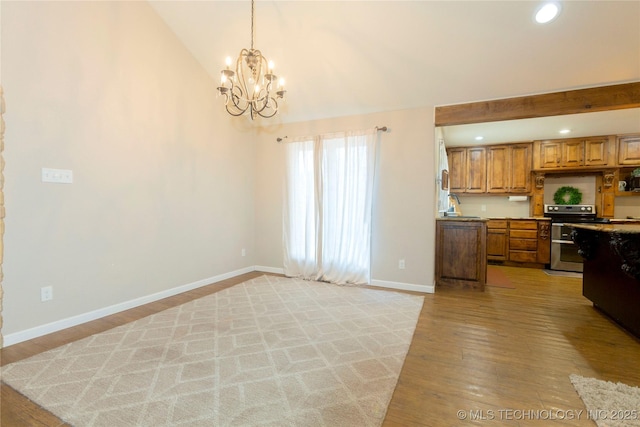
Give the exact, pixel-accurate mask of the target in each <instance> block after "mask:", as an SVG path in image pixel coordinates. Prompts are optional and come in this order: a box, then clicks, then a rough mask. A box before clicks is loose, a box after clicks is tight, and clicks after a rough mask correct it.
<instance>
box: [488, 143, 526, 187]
mask: <svg viewBox="0 0 640 427" xmlns="http://www.w3.org/2000/svg"><path fill="white" fill-rule="evenodd" d="M531 148H532V145H531V144H530V143H527V144H502V145H495V146H489V147H487V148H486V150H487V193H498V194H503V193H509V194H520V193H521V194H528V193H529V192H530V191H531Z"/></svg>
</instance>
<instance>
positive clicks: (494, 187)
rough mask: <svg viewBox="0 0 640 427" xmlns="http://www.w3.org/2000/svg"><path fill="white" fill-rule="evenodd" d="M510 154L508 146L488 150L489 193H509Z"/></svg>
mask: <svg viewBox="0 0 640 427" xmlns="http://www.w3.org/2000/svg"><path fill="white" fill-rule="evenodd" d="M509 154H510V149H509V147H507V146H496V147H489V148H487V157H488V161H487V192H488V193H507V192H509V188H510V185H509V175H510V174H511V172H510V167H509V157H510V156H509Z"/></svg>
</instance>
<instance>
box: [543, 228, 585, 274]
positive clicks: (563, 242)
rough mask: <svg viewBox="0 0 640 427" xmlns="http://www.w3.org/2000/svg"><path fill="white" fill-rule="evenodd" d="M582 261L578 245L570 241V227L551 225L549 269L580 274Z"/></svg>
mask: <svg viewBox="0 0 640 427" xmlns="http://www.w3.org/2000/svg"><path fill="white" fill-rule="evenodd" d="M582 267H583V260H582V257H581V256H580V254H579V253H578V245H576V244H575V243H573V240H571V227H567V226H565V225H564V224H563V223H552V224H551V269H552V270H564V271H577V272H582Z"/></svg>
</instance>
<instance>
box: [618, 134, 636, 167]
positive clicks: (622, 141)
mask: <svg viewBox="0 0 640 427" xmlns="http://www.w3.org/2000/svg"><path fill="white" fill-rule="evenodd" d="M617 139H618V144H617V145H618V147H617V148H618V165H620V166H627V165H628V166H640V134H635V135H622V136H619V137H618V138H617Z"/></svg>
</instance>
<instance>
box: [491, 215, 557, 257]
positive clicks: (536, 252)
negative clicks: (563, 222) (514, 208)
mask: <svg viewBox="0 0 640 427" xmlns="http://www.w3.org/2000/svg"><path fill="white" fill-rule="evenodd" d="M487 260H488V261H493V262H499V263H504V264H507V265H514V266H518V265H522V264H526V265H527V266H531V267H534V266H535V267H542V266H543V265H544V264H549V263H550V262H551V221H550V220H549V219H548V218H536V219H511V218H509V219H490V220H489V221H488V222H487Z"/></svg>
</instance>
